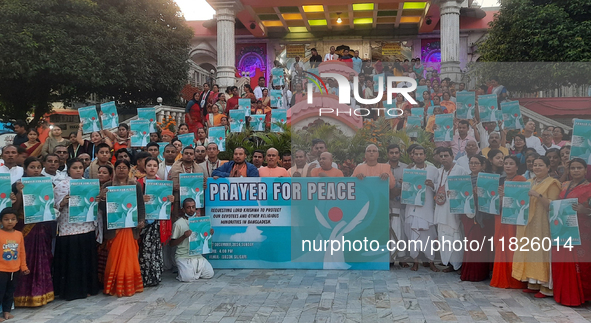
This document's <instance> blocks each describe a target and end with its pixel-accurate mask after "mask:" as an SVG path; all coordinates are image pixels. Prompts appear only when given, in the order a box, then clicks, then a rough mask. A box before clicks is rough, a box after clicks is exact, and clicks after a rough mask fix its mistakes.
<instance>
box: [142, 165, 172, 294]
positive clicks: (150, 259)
mask: <svg viewBox="0 0 591 323" xmlns="http://www.w3.org/2000/svg"><path fill="white" fill-rule="evenodd" d="M145 163H146V166H145V167H146V176H145V177H143V178H140V179H139V180H138V183H139V184H140V185H141V186H142V189H143V191H142V192H143V193H144V202H146V203H147V202H150V196H149V195H145V194H146V181H147V180H149V179H151V180H159V179H160V177H158V175H156V173H158V164H159V162H158V159H156V158H154V157H148V158H146V161H145ZM167 199H168V201H170V203H171V204H169V205H172V203H174V196H172V195H169V196H167ZM171 233H172V232H171ZM168 238H170V236H169V237H168ZM168 238H167V239H166V240H168ZM166 240H165V241H166ZM139 248H140V251H139V254H140V256H139V261H140V269H141V271H142V278H143V280H144V286H145V287H147V286H156V285H158V284H159V283H160V282H161V281H162V272H163V271H164V269H163V268H164V262H163V257H162V239H161V236H160V220H146V226H145V227H144V228H143V229H142V231H141V232H140V241H139Z"/></svg>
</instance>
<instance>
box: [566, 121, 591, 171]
mask: <svg viewBox="0 0 591 323" xmlns="http://www.w3.org/2000/svg"><path fill="white" fill-rule="evenodd" d="M575 157H579V158H582V159H583V160H584V161H586V162H587V164H588V165H591V120H583V119H575V120H574V122H573V137H572V141H571V150H570V159H573V158H575Z"/></svg>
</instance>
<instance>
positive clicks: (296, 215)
mask: <svg viewBox="0 0 591 323" xmlns="http://www.w3.org/2000/svg"><path fill="white" fill-rule="evenodd" d="M292 187H293V188H292V192H291V193H292V201H291V208H292V212H291V260H292V265H293V267H292V268H310V269H352V270H388V269H389V258H390V254H389V252H388V250H387V247H386V244H387V242H388V239H389V234H390V233H389V232H390V231H389V230H390V227H389V218H388V216H387V214H388V212H389V211H388V206H389V204H388V203H389V201H388V181H383V180H380V178H378V177H366V178H364V179H363V180H359V179H357V178H342V177H340V178H331V177H328V178H322V179H321V180H319V179H318V178H301V177H298V178H292ZM384 215H386V216H384ZM288 235H289V234H288ZM364 239H367V240H366V241H367V248H365V247H364V246H362V243H363V241H364ZM327 240H328V241H330V242H329V243H328V244H327V247H326V248H324V245H325V241H327Z"/></svg>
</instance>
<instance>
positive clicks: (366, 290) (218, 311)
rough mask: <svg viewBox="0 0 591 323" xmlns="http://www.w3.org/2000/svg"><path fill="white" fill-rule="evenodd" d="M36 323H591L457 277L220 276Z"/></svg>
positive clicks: (23, 313) (93, 303)
mask: <svg viewBox="0 0 591 323" xmlns="http://www.w3.org/2000/svg"><path fill="white" fill-rule="evenodd" d="M14 314H15V315H16V318H17V320H10V321H22V322H28V323H36V322H138V323H139V322H178V323H181V322H223V323H231V322H271V323H274V322H372V323H373V322H441V321H445V322H483V321H488V322H565V323H566V322H569V323H575V322H589V321H591V308H590V307H589V306H587V307H583V308H569V307H564V306H561V305H558V304H556V303H555V302H554V300H553V299H551V298H546V299H535V298H534V297H533V296H532V295H529V294H524V293H522V292H521V291H520V290H503V289H496V288H491V287H489V286H488V282H480V283H472V282H462V281H460V278H459V275H458V274H455V273H432V272H430V271H428V270H427V269H426V268H423V267H421V268H420V269H419V271H418V272H411V271H410V270H408V269H400V268H399V267H395V268H393V269H391V270H390V271H340V270H324V271H323V270H217V271H216V274H215V277H214V278H213V279H210V280H203V281H199V282H195V283H179V282H178V281H176V280H175V279H174V275H173V274H172V273H170V272H167V273H165V274H164V278H163V282H162V284H160V285H159V286H158V287H152V288H146V289H145V291H144V292H143V293H140V294H136V295H135V296H133V297H123V298H117V297H112V296H109V297H107V296H104V295H102V294H100V295H99V296H94V297H90V298H88V299H84V300H76V301H71V302H66V301H61V300H57V301H53V302H51V303H50V304H48V305H46V306H43V307H42V308H36V309H21V308H19V309H16V310H15V311H14Z"/></svg>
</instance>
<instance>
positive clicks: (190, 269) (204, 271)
mask: <svg viewBox="0 0 591 323" xmlns="http://www.w3.org/2000/svg"><path fill="white" fill-rule="evenodd" d="M176 266H177V267H178V269H179V274H178V276H177V277H176V279H178V280H179V281H182V282H192V281H196V280H198V279H199V278H205V279H207V278H211V277H213V274H214V272H213V267H211V264H210V263H209V261H207V259H205V258H203V257H187V258H177V259H176Z"/></svg>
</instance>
